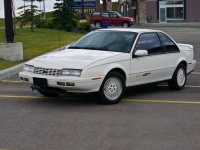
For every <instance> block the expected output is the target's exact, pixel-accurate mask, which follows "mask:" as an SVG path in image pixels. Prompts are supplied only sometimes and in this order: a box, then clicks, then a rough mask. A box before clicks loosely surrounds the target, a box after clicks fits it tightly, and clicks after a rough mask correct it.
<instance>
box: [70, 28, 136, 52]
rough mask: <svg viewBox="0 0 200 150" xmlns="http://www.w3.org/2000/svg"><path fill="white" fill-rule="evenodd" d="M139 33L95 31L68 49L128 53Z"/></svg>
mask: <svg viewBox="0 0 200 150" xmlns="http://www.w3.org/2000/svg"><path fill="white" fill-rule="evenodd" d="M136 35H137V33H135V32H124V31H109V30H107V31H105V30H104V31H94V32H91V33H89V34H87V35H86V36H84V37H82V38H81V39H80V40H78V41H77V42H76V43H74V44H73V45H71V46H70V47H68V49H90V50H101V51H113V52H124V53H128V52H130V50H131V47H132V45H133V42H134V40H135V37H136Z"/></svg>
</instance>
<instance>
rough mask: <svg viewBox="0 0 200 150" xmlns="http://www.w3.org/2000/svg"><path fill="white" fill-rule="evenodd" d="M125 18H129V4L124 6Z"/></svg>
mask: <svg viewBox="0 0 200 150" xmlns="http://www.w3.org/2000/svg"><path fill="white" fill-rule="evenodd" d="M126 16H127V17H129V3H127V4H126Z"/></svg>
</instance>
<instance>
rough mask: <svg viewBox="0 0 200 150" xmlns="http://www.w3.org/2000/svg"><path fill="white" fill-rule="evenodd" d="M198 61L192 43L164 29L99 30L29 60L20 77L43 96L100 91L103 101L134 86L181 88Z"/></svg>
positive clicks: (111, 100)
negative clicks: (162, 84) (178, 39)
mask: <svg viewBox="0 0 200 150" xmlns="http://www.w3.org/2000/svg"><path fill="white" fill-rule="evenodd" d="M195 64H196V61H195V60H194V52H193V46H192V45H189V44H179V43H176V42H175V41H174V40H173V39H172V38H171V37H170V36H168V35H167V34H166V33H164V32H162V31H159V30H150V29H99V30H95V31H93V32H90V33H88V34H87V35H85V36H84V37H82V38H81V39H79V40H78V41H76V42H75V43H73V44H72V45H70V46H69V47H66V49H64V50H60V51H57V52H52V53H49V54H45V55H42V56H40V57H37V58H34V59H32V60H30V61H28V62H27V63H26V64H25V65H24V68H23V71H22V72H20V73H19V77H20V79H21V80H22V81H24V82H28V83H30V84H31V88H32V89H33V90H37V91H38V92H40V93H41V94H42V95H44V96H58V95H60V94H65V93H67V92H75V93H88V92H96V93H98V97H99V100H100V102H102V103H106V104H115V103H118V102H119V101H120V100H121V99H122V97H123V95H124V93H125V90H126V87H130V86H136V85H142V84H147V83H158V82H161V81H167V82H168V85H169V87H170V88H171V89H172V90H181V89H183V87H184V85H185V83H186V79H187V75H188V74H189V73H191V72H192V71H193V70H194V67H195Z"/></svg>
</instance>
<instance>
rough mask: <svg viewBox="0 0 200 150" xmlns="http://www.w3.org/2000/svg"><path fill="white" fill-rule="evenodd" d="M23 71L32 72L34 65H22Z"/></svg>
mask: <svg viewBox="0 0 200 150" xmlns="http://www.w3.org/2000/svg"><path fill="white" fill-rule="evenodd" d="M23 71H28V72H34V66H31V65H26V64H25V65H24V68H23Z"/></svg>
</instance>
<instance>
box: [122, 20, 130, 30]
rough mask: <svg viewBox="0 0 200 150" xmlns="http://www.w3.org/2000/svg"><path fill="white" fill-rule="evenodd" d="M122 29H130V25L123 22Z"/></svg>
mask: <svg viewBox="0 0 200 150" xmlns="http://www.w3.org/2000/svg"><path fill="white" fill-rule="evenodd" d="M122 27H124V28H128V27H130V25H129V23H128V22H126V21H125V22H123V23H122Z"/></svg>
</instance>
